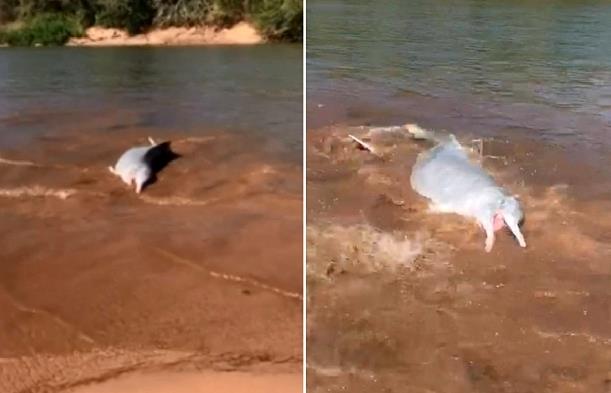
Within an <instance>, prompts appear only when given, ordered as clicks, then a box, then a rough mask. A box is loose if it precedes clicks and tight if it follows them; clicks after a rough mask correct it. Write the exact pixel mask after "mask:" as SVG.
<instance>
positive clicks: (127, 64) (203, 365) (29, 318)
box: [0, 45, 303, 393]
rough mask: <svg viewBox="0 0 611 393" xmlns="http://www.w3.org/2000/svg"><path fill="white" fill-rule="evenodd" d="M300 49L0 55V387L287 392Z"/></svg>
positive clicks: (295, 255) (297, 269)
mask: <svg viewBox="0 0 611 393" xmlns="http://www.w3.org/2000/svg"><path fill="white" fill-rule="evenodd" d="M300 49H301V48H300V47H299V46H292V45H277V46H273V47H271V46H265V45H264V46H257V47H256V48H255V47H248V48H233V47H215V48H154V47H151V48H99V49H87V48H36V49H27V48H25V49H17V48H11V49H6V50H4V51H3V52H2V54H1V56H0V73H1V74H2V78H0V315H2V317H0V392H2V393H5V392H7V393H17V392H19V393H26V392H64V391H72V390H75V391H78V392H85V391H88V390H89V389H91V391H104V389H110V390H111V391H113V393H121V392H123V391H125V392H132V391H133V390H134V389H135V388H138V389H145V390H147V389H149V390H150V389H157V391H171V392H176V393H178V392H193V391H195V390H194V389H195V386H198V387H201V386H205V384H206V383H210V384H212V385H214V384H216V383H217V382H218V381H223V383H225V382H227V383H228V384H229V385H228V388H232V387H236V389H237V388H238V387H239V386H242V385H243V384H244V383H245V381H247V380H252V383H253V386H266V387H268V388H270V389H271V388H274V386H276V388H277V387H278V386H283V387H287V386H290V387H289V388H288V391H300V379H301V378H300V372H301V358H302V357H301V348H302V337H301V332H302V299H301V293H302V266H301V260H302V218H301V214H302V206H303V204H302V177H301V151H300V146H301V107H302V87H301V77H300V75H301V72H300V71H301V62H302V55H301V50H300ZM259 69H265V70H266V71H268V73H264V72H260V73H257V76H256V77H253V74H252V72H249V71H252V70H259ZM148 136H151V137H153V138H155V139H156V140H158V141H165V140H169V141H171V146H172V150H173V151H174V152H175V153H177V154H178V155H179V156H180V157H178V158H177V159H175V160H173V161H172V162H170V163H169V164H168V165H167V166H166V167H165V168H164V169H163V170H162V171H161V172H160V173H159V174H158V176H157V181H156V182H155V183H154V184H152V185H150V186H149V187H148V188H146V189H145V191H144V192H143V193H142V194H140V195H137V194H136V193H135V192H134V187H131V188H128V187H127V186H126V185H125V184H124V183H123V182H122V181H121V180H120V179H119V178H118V177H116V176H114V175H113V174H111V173H110V172H109V170H108V166H110V165H114V164H115V163H116V161H117V159H118V158H119V156H120V155H121V154H122V153H123V152H124V151H125V150H127V149H128V148H130V147H133V146H138V145H148V142H147V137H148ZM232 371H239V372H240V374H239V375H238V374H234V375H233V376H235V378H232V375H231V373H227V372H232ZM242 372H243V374H242ZM287 373H288V374H291V375H292V377H287V378H284V379H282V380H283V381H284V382H282V383H280V385H274V378H271V377H270V376H273V375H276V374H278V375H281V376H282V375H286V374H287ZM251 377H252V378H251ZM202 378H203V379H202ZM281 378H283V377H281ZM115 379H116V380H115ZM204 380H205V381H204ZM285 382H286V384H284V383H285ZM283 384H284V385H283ZM169 386H171V389H169ZM96 389H99V390H96ZM168 389H169V390H168ZM286 390H287V389H285V391H286ZM151 391H152V390H151Z"/></svg>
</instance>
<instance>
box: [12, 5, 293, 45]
mask: <svg viewBox="0 0 611 393" xmlns="http://www.w3.org/2000/svg"><path fill="white" fill-rule="evenodd" d="M302 19H303V0H0V26H4V27H3V28H0V43H7V44H9V45H19V46H27V45H38V44H39V45H62V44H64V43H65V42H67V41H68V39H70V37H74V36H79V35H82V33H83V31H84V30H85V29H86V28H87V27H90V26H92V25H99V26H103V27H116V28H120V29H125V30H127V31H128V32H129V33H130V34H137V33H141V32H143V31H146V30H148V29H150V28H154V27H170V26H201V25H206V26H214V27H217V28H224V27H231V26H233V25H234V24H236V23H238V22H240V21H244V20H245V21H249V22H252V23H253V24H254V25H255V27H256V28H257V29H258V30H259V32H260V33H261V34H262V35H263V36H264V37H266V38H267V39H269V40H280V41H292V42H298V41H301V40H302V34H303V27H302Z"/></svg>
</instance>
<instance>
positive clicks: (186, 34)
mask: <svg viewBox="0 0 611 393" xmlns="http://www.w3.org/2000/svg"><path fill="white" fill-rule="evenodd" d="M265 42H267V41H266V40H265V39H264V38H263V36H261V34H259V33H258V32H257V30H256V29H255V28H254V26H253V25H252V24H250V23H248V22H240V23H237V24H236V25H234V26H232V27H230V28H225V29H220V30H219V29H216V28H214V27H209V26H198V27H167V28H154V29H152V30H150V31H147V32H146V33H142V34H136V35H133V36H130V35H129V34H127V32H126V31H124V30H121V29H115V28H105V27H99V26H93V27H90V28H88V29H87V30H86V31H85V35H84V37H73V38H71V39H70V40H69V41H68V42H67V43H66V45H65V46H105V47H114V46H205V45H257V44H263V43H265Z"/></svg>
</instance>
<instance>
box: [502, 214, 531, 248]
mask: <svg viewBox="0 0 611 393" xmlns="http://www.w3.org/2000/svg"><path fill="white" fill-rule="evenodd" d="M505 223H506V224H507V226H508V227H509V229H510V230H511V233H513V236H515V238H516V240H517V241H518V244H519V245H520V247H526V240H525V239H524V235H523V234H522V231H520V226H519V225H518V223H517V222H516V221H515V220H513V219H507V218H505Z"/></svg>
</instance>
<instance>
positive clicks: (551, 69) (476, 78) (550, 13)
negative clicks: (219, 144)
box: [307, 0, 611, 121]
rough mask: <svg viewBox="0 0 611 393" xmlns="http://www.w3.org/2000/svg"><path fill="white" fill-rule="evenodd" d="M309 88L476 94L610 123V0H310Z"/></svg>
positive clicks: (347, 92)
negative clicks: (378, 1)
mask: <svg viewBox="0 0 611 393" xmlns="http://www.w3.org/2000/svg"><path fill="white" fill-rule="evenodd" d="M308 15H309V16H311V17H310V23H308V31H307V34H308V46H307V52H308V54H307V58H308V62H307V70H308V90H309V91H310V92H312V93H316V92H319V91H335V92H340V93H341V94H342V95H347V96H354V95H358V94H359V91H358V89H356V90H355V83H354V82H359V83H362V84H364V85H373V86H383V87H384V88H385V89H389V90H393V91H395V92H410V93H418V94H423V95H432V96H445V97H447V96H453V97H456V96H475V97H477V98H479V99H481V100H486V101H487V100H494V101H499V102H528V103H539V104H545V105H548V106H551V107H557V108H565V109H570V110H574V111H578V112H587V113H592V114H598V115H601V116H603V117H605V119H606V120H607V121H609V120H611V117H610V116H611V112H610V111H611V72H610V71H609V69H610V68H611V48H610V47H609V45H608V44H607V43H608V42H609V40H610V39H611V27H609V23H607V22H608V20H609V18H610V17H611V4H609V3H608V2H606V1H569V0H550V1H544V2H540V1H522V0H512V1H502V2H501V1H493V2H489V1H480V0H460V1H454V2H451V3H449V2H445V1H425V0H413V1H408V2H394V3H392V4H387V5H385V6H375V5H374V4H373V3H372V2H370V1H366V0H346V1H316V0H314V1H312V2H310V3H309V4H308Z"/></svg>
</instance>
